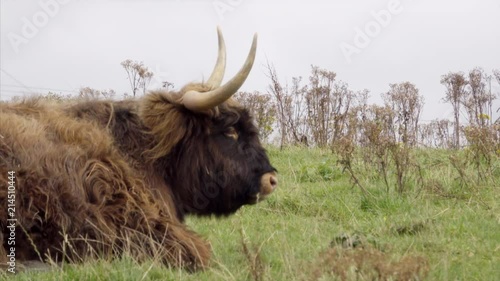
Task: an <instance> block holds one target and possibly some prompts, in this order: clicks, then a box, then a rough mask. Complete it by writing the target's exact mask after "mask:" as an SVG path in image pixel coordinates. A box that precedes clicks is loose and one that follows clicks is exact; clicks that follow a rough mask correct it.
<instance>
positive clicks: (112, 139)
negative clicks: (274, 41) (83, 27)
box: [0, 84, 275, 269]
mask: <svg viewBox="0 0 500 281" xmlns="http://www.w3.org/2000/svg"><path fill="white" fill-rule="evenodd" d="M190 89H197V90H202V91H204V90H206V89H204V86H203V85H200V84H191V85H188V86H186V87H185V88H184V89H182V90H181V91H180V92H178V93H177V92H171V93H167V92H152V93H150V94H149V95H147V96H145V97H143V98H142V99H140V100H128V101H119V102H115V101H99V100H88V101H85V102H66V103H62V104H60V103H51V102H48V101H45V100H42V99H36V98H35V99H28V100H25V101H22V102H18V103H4V104H1V103H0V120H2V121H1V122H0V206H3V207H1V208H0V227H1V229H2V231H1V232H0V238H2V235H3V237H4V238H5V239H2V241H3V247H0V253H3V252H5V251H6V249H9V247H10V246H8V245H7V240H6V237H7V236H8V235H9V233H8V230H7V228H6V225H7V219H8V214H7V208H6V206H7V182H8V179H7V177H8V172H9V171H15V172H16V183H15V186H16V218H17V228H16V257H17V259H18V260H32V259H40V260H45V259H46V258H48V257H50V258H52V259H54V260H70V261H81V260H84V259H85V258H86V257H88V256H99V257H102V256H115V255H120V254H123V252H124V251H126V252H128V254H131V255H132V256H134V257H136V258H137V259H139V260H141V259H143V258H150V257H155V258H158V259H161V260H162V261H163V262H164V263H166V264H169V265H172V266H186V267H188V268H190V269H196V268H203V267H205V266H207V264H208V261H209V257H210V247H209V245H208V243H207V242H206V241H204V240H203V239H201V238H199V237H198V236H197V235H196V234H195V233H193V232H191V231H189V230H188V229H187V228H186V226H185V225H184V224H183V223H182V221H183V218H184V215H186V214H198V215H211V214H215V215H228V214H231V213H233V212H234V211H236V210H237V209H238V208H239V207H240V206H242V205H244V204H253V203H255V202H256V201H257V200H258V196H257V195H256V194H257V193H258V192H259V190H260V182H259V180H260V178H261V177H262V175H264V174H266V173H269V172H273V171H274V170H275V169H274V168H273V167H272V166H271V165H270V164H269V160H268V158H267V156H266V154H265V151H264V149H263V148H262V147H261V145H260V143H259V140H258V136H257V130H256V128H255V126H254V125H253V124H252V120H251V118H250V116H249V115H248V112H247V111H246V110H245V109H243V108H241V107H239V106H237V105H235V104H234V103H232V102H229V101H228V102H226V103H224V104H222V105H220V106H218V107H217V108H214V109H212V110H210V111H207V112H204V113H194V112H190V111H188V110H187V109H185V108H184V107H183V106H182V105H181V104H179V102H178V101H179V99H180V97H181V96H182V94H183V93H185V92H186V91H187V90H190ZM228 130H231V131H234V130H236V132H237V134H238V138H237V139H234V138H231V137H228V134H227V132H228ZM0 246H1V245H0ZM4 257H5V255H3V254H2V258H4Z"/></svg>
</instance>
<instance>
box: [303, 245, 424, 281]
mask: <svg viewBox="0 0 500 281" xmlns="http://www.w3.org/2000/svg"><path fill="white" fill-rule="evenodd" d="M312 269H313V271H312V275H311V279H310V280H319V279H320V278H322V277H324V276H325V274H328V276H335V277H337V278H338V279H340V280H343V281H344V280H405V281H406V280H423V279H425V277H426V276H427V273H428V272H429V263H428V261H427V259H426V258H424V257H420V256H411V255H407V256H404V257H402V258H401V259H399V260H393V259H392V258H391V257H390V256H389V255H388V254H386V253H384V252H381V251H380V250H377V249H375V248H373V247H370V246H364V247H357V248H354V249H345V248H342V247H334V248H330V249H328V250H326V251H324V252H322V253H321V254H320V255H319V257H318V258H317V260H316V261H315V263H314V265H313V266H312Z"/></svg>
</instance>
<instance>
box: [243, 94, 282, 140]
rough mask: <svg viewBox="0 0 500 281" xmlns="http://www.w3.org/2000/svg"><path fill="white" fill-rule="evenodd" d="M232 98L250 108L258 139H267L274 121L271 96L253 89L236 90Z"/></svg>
mask: <svg viewBox="0 0 500 281" xmlns="http://www.w3.org/2000/svg"><path fill="white" fill-rule="evenodd" d="M234 98H235V99H236V100H237V101H238V102H240V103H241V104H243V105H244V106H245V107H246V108H248V109H249V110H250V113H251V114H252V115H253V117H254V119H255V122H256V123H257V127H258V128H259V135H260V139H261V140H263V141H265V140H267V139H268V138H269V135H270V134H271V133H272V132H273V131H274V125H275V122H276V104H275V102H274V100H273V99H272V97H271V96H270V95H269V94H263V93H260V92H257V91H255V92H253V93H249V92H238V93H236V95H234Z"/></svg>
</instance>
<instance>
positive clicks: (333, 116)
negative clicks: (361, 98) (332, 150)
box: [306, 66, 353, 147]
mask: <svg viewBox="0 0 500 281" xmlns="http://www.w3.org/2000/svg"><path fill="white" fill-rule="evenodd" d="M335 77H336V74H335V73H334V72H332V71H328V70H326V69H320V68H319V67H317V66H312V70H311V76H310V77H309V83H310V84H309V88H308V91H307V95H306V104H307V124H308V125H309V127H310V132H311V135H312V138H313V141H314V143H315V144H316V145H317V146H319V147H326V146H327V145H328V144H329V143H333V142H335V141H336V140H337V139H338V138H339V137H340V134H341V132H342V130H343V129H344V126H345V125H346V121H347V116H348V112H349V108H350V106H351V101H352V98H353V93H352V91H351V90H349V87H348V85H347V83H345V82H341V81H335Z"/></svg>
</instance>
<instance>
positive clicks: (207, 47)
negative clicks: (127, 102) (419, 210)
mask: <svg viewBox="0 0 500 281" xmlns="http://www.w3.org/2000/svg"><path fill="white" fill-rule="evenodd" d="M0 1H1V6H0V8H1V18H0V19H1V22H0V23H1V27H0V30H1V36H0V40H1V43H0V47H1V48H0V53H1V56H0V58H1V61H0V68H1V76H0V78H1V80H0V82H1V88H0V89H1V97H0V98H1V99H3V100H6V99H9V98H10V97H12V96H14V95H23V94H24V93H29V92H42V93H46V92H47V89H54V90H55V92H62V93H76V92H77V91H78V89H79V88H80V87H85V86H89V87H92V88H96V89H110V88H111V89H114V90H116V91H117V93H118V94H122V93H124V92H130V87H129V84H128V81H127V79H126V73H125V71H124V70H123V68H122V67H121V65H120V62H122V61H123V60H125V59H132V60H138V61H143V62H144V64H145V65H147V66H149V67H150V68H151V69H152V70H153V71H154V72H156V74H157V76H158V78H159V79H158V80H157V81H155V80H154V81H153V82H152V84H151V86H150V88H155V87H160V85H161V84H160V81H164V80H167V81H169V82H173V83H174V84H175V86H176V88H180V87H181V86H182V85H184V84H185V83H187V82H190V81H196V80H201V79H203V78H207V77H208V76H209V75H210V71H211V70H212V67H213V64H214V62H215V59H216V54H217V36H216V26H217V25H220V26H221V27H222V30H223V33H224V37H225V39H226V46H227V51H228V66H227V70H226V79H227V78H228V77H231V76H232V75H233V74H234V73H235V72H236V71H237V70H238V69H239V68H240V66H241V65H242V63H243V61H244V59H245V57H246V55H247V52H248V49H249V47H250V44H251V39H252V35H253V33H254V32H258V33H259V45H258V54H257V59H256V63H255V65H254V69H253V71H252V73H251V75H250V77H249V79H248V80H247V82H246V84H245V85H244V86H243V88H242V90H246V91H253V90H259V91H263V92H265V91H267V87H268V84H269V80H268V78H267V77H266V69H265V67H264V65H265V63H266V59H268V60H269V61H270V62H271V63H273V64H274V65H275V67H276V70H277V72H278V75H279V76H280V78H281V80H282V82H285V80H288V81H289V82H291V78H292V77H294V76H302V77H304V81H306V82H307V81H308V79H307V77H308V76H309V74H310V70H311V68H310V65H311V64H313V65H317V66H320V67H322V68H326V69H328V70H332V71H334V72H336V73H337V79H339V80H343V81H345V82H347V83H349V85H350V87H351V88H352V89H353V90H362V89H365V88H366V89H368V90H370V92H371V96H372V100H373V101H374V102H380V101H381V98H380V94H381V93H382V92H385V91H387V90H388V89H389V83H398V82H403V81H410V82H412V83H414V84H416V86H417V87H418V88H419V89H420V93H421V94H422V95H423V96H424V97H425V106H424V114H423V119H424V120H430V119H434V118H446V117H449V116H450V115H451V114H450V113H451V111H450V107H449V106H448V105H446V104H444V103H443V102H442V101H441V99H442V98H443V96H444V91H445V89H444V87H443V86H442V85H441V84H440V83H439V80H440V77H441V75H443V74H446V73H447V72H449V71H469V70H471V69H472V68H474V67H476V66H480V67H483V68H484V70H485V71H486V72H487V73H489V74H491V70H492V69H495V68H496V69H500V1H498V0H481V1H479V0H476V1H472V0H467V1H466V0H440V1H430V0H420V1H417V0H399V1H398V0H356V1H340V0H329V1H328V0H311V1H305V0H302V1H299V0H289V1H286V0H273V1H270V0H268V1H265V0H184V1H182V0H166V1H160V0H149V1H148V0H146V1H145V0H143V1H132V0H122V1H118V0H88V1H85V0H35V1H17V0H0ZM390 5H396V8H394V9H391V11H392V12H393V13H392V15H391V19H390V22H388V23H387V24H384V25H385V26H383V27H380V25H378V26H379V27H380V30H379V31H378V32H377V30H375V29H374V28H376V27H377V26H374V25H373V24H374V21H375V19H374V16H373V13H374V12H375V13H378V12H379V11H381V10H383V9H384V10H387V9H388V6H390ZM45 6H49V8H48V9H47V8H45V10H44V7H45ZM224 8H226V10H224ZM44 20H46V21H45V22H44ZM28 22H29V23H28ZM30 24H34V25H35V28H36V30H30V29H29V27H27V26H28V25H30ZM367 27H368V28H372V29H371V30H372V31H374V32H375V33H376V34H372V35H373V37H370V43H369V44H368V45H367V46H362V48H360V49H359V53H357V54H353V55H352V56H350V61H349V60H348V59H347V58H346V56H345V55H344V53H343V52H342V50H341V48H340V46H341V45H342V44H344V45H345V44H350V45H352V46H356V45H355V40H354V39H355V35H356V29H357V28H359V29H361V30H364V29H365V28H367ZM358 46H359V45H358ZM41 88H46V89H41ZM492 89H493V92H496V93H500V86H498V85H497V84H496V83H493V84H492ZM499 105H500V102H499V101H497V102H496V106H495V109H496V108H497V107H498V106H499Z"/></svg>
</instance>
